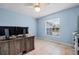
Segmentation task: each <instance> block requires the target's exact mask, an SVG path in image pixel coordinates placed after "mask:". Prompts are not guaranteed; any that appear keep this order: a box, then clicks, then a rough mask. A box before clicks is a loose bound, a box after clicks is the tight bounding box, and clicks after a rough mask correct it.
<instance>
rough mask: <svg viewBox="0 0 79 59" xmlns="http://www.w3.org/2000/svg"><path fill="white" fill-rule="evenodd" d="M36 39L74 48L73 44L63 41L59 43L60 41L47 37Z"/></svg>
mask: <svg viewBox="0 0 79 59" xmlns="http://www.w3.org/2000/svg"><path fill="white" fill-rule="evenodd" d="M35 39H40V40H48V41H52V42H56V43H58V44H63V45H66V46H70V47H73V44H69V43H65V42H61V41H58V40H56V39H51V40H49V39H48V38H46V37H36V38H35Z"/></svg>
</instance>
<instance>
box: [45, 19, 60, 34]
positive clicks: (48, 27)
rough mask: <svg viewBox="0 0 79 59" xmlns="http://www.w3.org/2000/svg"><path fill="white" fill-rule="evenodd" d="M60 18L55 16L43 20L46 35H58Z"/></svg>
mask: <svg viewBox="0 0 79 59" xmlns="http://www.w3.org/2000/svg"><path fill="white" fill-rule="evenodd" d="M59 30H60V19H59V18H55V19H52V20H46V21H45V33H46V35H59Z"/></svg>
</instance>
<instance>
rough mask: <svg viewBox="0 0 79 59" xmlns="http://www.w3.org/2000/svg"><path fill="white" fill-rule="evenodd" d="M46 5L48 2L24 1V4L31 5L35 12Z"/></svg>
mask: <svg viewBox="0 0 79 59" xmlns="http://www.w3.org/2000/svg"><path fill="white" fill-rule="evenodd" d="M47 5H49V3H25V6H30V7H33V8H34V10H35V11H36V12H40V10H41V9H42V8H45V7H46V6H47Z"/></svg>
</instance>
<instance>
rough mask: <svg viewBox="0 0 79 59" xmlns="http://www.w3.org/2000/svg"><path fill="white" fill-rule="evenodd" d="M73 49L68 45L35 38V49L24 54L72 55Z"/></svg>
mask: <svg viewBox="0 0 79 59" xmlns="http://www.w3.org/2000/svg"><path fill="white" fill-rule="evenodd" d="M73 54H74V49H73V48H72V47H70V46H66V45H62V44H58V43H55V42H51V41H47V40H39V39H35V49H34V50H32V51H30V52H28V53H27V54H26V55H73Z"/></svg>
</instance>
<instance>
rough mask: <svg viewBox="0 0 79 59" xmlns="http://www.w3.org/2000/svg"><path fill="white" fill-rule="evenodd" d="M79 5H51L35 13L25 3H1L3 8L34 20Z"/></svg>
mask: <svg viewBox="0 0 79 59" xmlns="http://www.w3.org/2000/svg"><path fill="white" fill-rule="evenodd" d="M78 5H79V4H78V3H49V4H48V5H46V6H45V7H43V8H41V11H40V12H35V10H34V9H33V7H32V6H26V4H25V3H9V4H8V3H4V4H3V3H2V4H1V3H0V7H1V8H5V9H8V10H11V11H15V12H19V13H22V14H25V15H29V16H31V17H34V18H40V17H43V16H46V15H48V14H51V13H55V12H58V11H61V10H64V9H68V8H72V7H75V6H78Z"/></svg>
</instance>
